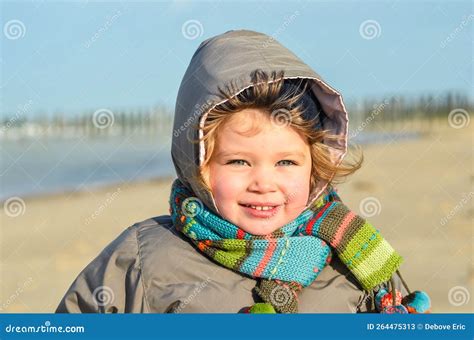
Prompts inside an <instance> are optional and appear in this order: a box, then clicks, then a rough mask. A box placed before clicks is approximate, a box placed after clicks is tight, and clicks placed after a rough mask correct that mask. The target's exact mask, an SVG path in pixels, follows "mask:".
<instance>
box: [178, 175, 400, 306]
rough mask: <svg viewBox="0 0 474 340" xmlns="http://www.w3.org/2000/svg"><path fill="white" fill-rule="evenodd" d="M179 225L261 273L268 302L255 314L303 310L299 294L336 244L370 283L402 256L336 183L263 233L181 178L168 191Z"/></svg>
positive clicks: (209, 251)
mask: <svg viewBox="0 0 474 340" xmlns="http://www.w3.org/2000/svg"><path fill="white" fill-rule="evenodd" d="M170 214H171V218H172V220H173V223H174V226H175V227H176V229H177V230H178V231H180V232H182V233H183V234H184V235H185V236H186V237H188V238H189V239H190V241H191V242H192V243H194V244H195V245H196V246H197V248H198V249H199V250H200V251H201V252H203V253H204V254H206V255H207V256H208V257H210V258H211V259H212V260H214V261H216V262H217V263H219V264H221V265H223V266H225V267H227V268H229V269H232V270H234V271H237V272H239V273H242V274H245V275H248V276H250V277H252V278H258V279H260V280H259V283H258V284H257V286H256V288H255V290H256V292H257V294H258V295H259V296H260V298H261V299H262V300H263V301H264V302H263V303H257V304H255V305H254V306H252V307H250V308H249V311H250V312H251V313H259V312H260V313H261V312H267V313H268V312H275V311H276V312H279V313H297V312H298V293H299V291H300V290H301V289H302V288H304V287H307V286H309V285H310V284H311V283H312V282H313V281H314V280H315V279H316V278H317V277H318V275H319V273H320V272H321V271H322V270H323V268H324V267H325V266H326V265H327V264H328V263H329V262H330V260H331V256H332V252H333V251H335V253H336V254H337V256H338V257H339V258H340V259H341V261H342V263H344V264H345V265H346V266H347V268H348V269H349V270H350V271H351V272H352V273H353V274H354V276H355V277H356V279H357V280H358V281H359V283H360V284H361V286H362V288H363V289H364V290H367V291H370V290H372V289H373V288H375V287H376V286H378V285H379V284H381V283H384V282H386V281H388V280H390V278H391V277H392V275H393V274H394V272H395V271H397V269H398V267H399V266H400V264H401V262H402V258H401V256H400V255H399V254H397V253H396V252H395V250H394V249H393V248H392V247H391V246H390V244H388V242H387V241H385V239H384V238H383V237H382V236H381V235H380V233H379V231H378V230H376V229H375V228H374V227H373V226H372V225H371V224H370V223H369V222H367V221H366V220H365V219H363V218H362V217H360V216H358V215H356V214H354V213H353V212H352V211H350V210H349V209H348V208H347V207H346V206H345V205H344V204H343V203H342V202H341V199H340V198H339V196H338V195H337V193H336V192H335V191H334V189H333V188H332V187H330V186H329V187H328V188H327V189H326V191H325V192H324V194H323V195H322V196H321V197H320V198H319V199H317V200H316V201H315V202H314V203H312V204H311V206H310V207H308V208H306V209H305V210H304V211H303V212H302V213H301V214H300V215H299V216H298V217H297V218H295V219H294V220H293V221H291V222H289V223H288V224H286V225H284V226H283V227H281V228H280V229H278V230H276V231H274V232H273V233H271V234H268V235H265V236H256V235H252V234H249V233H246V232H245V231H243V230H242V229H240V228H239V227H238V226H236V225H234V224H232V223H230V222H229V221H227V220H225V219H223V218H222V217H220V216H218V215H216V214H214V213H213V212H211V211H210V210H209V209H208V208H207V207H206V206H205V205H204V204H203V203H202V202H201V201H200V200H199V199H198V198H197V197H196V196H195V195H194V193H193V192H191V191H189V190H188V189H187V188H186V187H185V186H184V185H183V184H182V183H181V182H180V181H179V180H178V179H176V180H175V181H174V183H173V186H172V189H171V195H170Z"/></svg>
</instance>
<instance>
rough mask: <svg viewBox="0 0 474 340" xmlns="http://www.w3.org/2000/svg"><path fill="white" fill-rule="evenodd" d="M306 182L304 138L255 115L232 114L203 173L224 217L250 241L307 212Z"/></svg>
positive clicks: (308, 167)
mask: <svg viewBox="0 0 474 340" xmlns="http://www.w3.org/2000/svg"><path fill="white" fill-rule="evenodd" d="M252 128H257V130H256V131H253V130H251V129H252ZM245 133H246V134H245ZM310 176H311V154H310V147H309V145H308V144H307V143H306V141H305V140H304V138H303V137H301V136H300V135H299V134H298V133H297V132H296V131H295V130H294V129H293V128H291V127H288V126H281V125H280V126H279V125H277V124H276V123H274V122H273V121H272V120H271V119H270V115H269V114H268V113H265V112H262V111H260V110H257V109H245V110H243V111H240V112H238V113H235V114H234V115H233V116H232V117H231V118H230V119H229V120H228V121H227V122H226V123H225V124H224V125H223V126H221V128H220V129H219V133H218V137H217V141H216V145H215V147H214V152H213V154H212V157H211V160H210V162H209V165H208V168H207V169H206V171H205V172H204V177H205V178H206V180H207V183H209V185H210V187H211V190H212V193H213V196H214V199H215V203H216V205H217V208H218V209H219V212H220V213H221V215H222V217H223V218H225V219H226V220H228V221H230V222H232V223H233V224H235V225H237V226H239V227H240V228H241V229H243V230H244V231H246V232H248V233H250V234H253V235H267V234H269V233H271V232H273V231H275V230H277V229H278V228H280V227H282V226H283V225H285V224H287V223H288V222H290V221H292V220H293V219H295V218H296V217H297V216H298V215H299V214H300V213H301V212H302V211H303V210H304V209H305V207H306V204H307V202H308V197H309V190H310ZM250 204H253V205H259V206H262V205H264V206H272V208H271V209H270V210H267V211H265V210H257V209H255V207H253V208H252V207H248V205H250ZM259 208H260V207H259Z"/></svg>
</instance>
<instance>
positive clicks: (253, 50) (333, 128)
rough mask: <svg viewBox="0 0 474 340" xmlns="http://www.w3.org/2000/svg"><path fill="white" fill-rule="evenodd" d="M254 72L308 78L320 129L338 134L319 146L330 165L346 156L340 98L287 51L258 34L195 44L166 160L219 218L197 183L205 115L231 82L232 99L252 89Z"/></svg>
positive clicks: (239, 34)
mask: <svg viewBox="0 0 474 340" xmlns="http://www.w3.org/2000/svg"><path fill="white" fill-rule="evenodd" d="M257 69H260V70H263V71H265V72H268V73H271V72H272V71H276V72H279V71H283V72H284V79H308V80H309V81H310V89H311V91H313V93H314V95H315V96H316V98H317V99H318V101H319V103H320V104H321V108H322V110H323V113H324V115H325V117H324V119H323V120H322V121H321V125H322V128H323V129H327V130H329V131H330V133H332V134H336V135H341V136H342V137H343V138H342V139H341V140H340V141H324V143H325V144H326V145H328V146H329V147H330V152H331V158H332V161H333V162H334V164H336V165H339V164H340V162H341V161H342V159H343V157H344V155H345V154H346V152H347V132H348V114H347V111H346V108H345V106H344V103H343V100H342V97H341V95H340V94H339V93H338V92H337V91H336V90H334V89H333V88H332V87H330V86H329V85H328V84H327V83H326V82H325V81H324V80H322V79H321V77H320V76H319V75H318V74H317V73H316V72H315V71H314V70H313V69H311V68H310V67H309V66H308V65H306V64H305V63H304V62H303V61H302V60H300V59H299V58H298V57H297V56H296V55H294V54H293V53H292V52H291V51H290V50H288V49H287V48H286V47H284V46H283V45H281V44H280V43H278V42H277V41H276V40H275V39H274V38H273V37H270V36H268V35H265V34H263V33H258V32H253V31H248V30H238V31H228V32H226V33H223V34H221V35H218V36H215V37H212V38H210V39H207V40H205V41H203V42H202V43H201V45H199V47H198V49H197V50H196V52H195V53H194V55H193V57H192V58H191V62H190V64H189V66H188V68H187V70H186V72H185V74H184V77H183V80H182V81H181V85H180V88H179V91H178V97H177V100H176V107H175V115H174V123H173V137H172V147H171V157H172V159H173V163H174V167H175V169H176V174H177V176H178V178H179V180H180V181H181V182H182V183H183V184H184V185H185V186H187V187H188V189H190V190H192V191H193V192H194V193H195V194H196V196H197V197H198V198H199V199H200V200H201V201H202V202H203V203H204V204H205V205H206V206H207V207H208V208H209V209H210V210H211V211H213V212H214V213H216V214H219V215H220V213H219V211H218V209H217V206H216V204H215V201H214V198H213V195H212V193H211V192H208V190H206V189H205V188H204V187H203V186H202V185H201V184H200V183H199V181H198V180H197V177H198V176H199V167H200V165H201V164H202V162H203V161H204V159H205V154H204V153H205V148H204V143H203V142H200V143H196V142H193V141H196V140H198V139H199V138H200V137H202V127H203V126H204V123H205V120H206V116H207V113H208V112H209V111H211V110H212V109H213V108H214V107H215V106H217V105H219V104H221V103H222V102H223V99H222V97H221V96H220V95H219V88H225V85H228V84H229V83H230V82H233V83H234V84H235V85H236V86H235V90H236V92H235V94H234V95H237V94H239V93H240V92H242V91H243V90H245V89H246V88H249V87H251V86H252V80H251V73H252V72H253V71H255V70H257ZM327 185H328V182H326V181H320V182H318V183H317V185H316V186H315V188H314V190H313V191H312V192H311V193H310V197H309V200H308V204H307V207H308V206H309V205H311V203H312V202H313V201H314V200H316V199H317V198H319V196H320V195H321V194H322V192H323V191H324V190H325V189H326V187H327Z"/></svg>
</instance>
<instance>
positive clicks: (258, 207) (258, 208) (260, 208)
mask: <svg viewBox="0 0 474 340" xmlns="http://www.w3.org/2000/svg"><path fill="white" fill-rule="evenodd" d="M250 207H251V208H252V209H256V210H270V209H272V208H273V207H262V206H256V205H251V206H250Z"/></svg>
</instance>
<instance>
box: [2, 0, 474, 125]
mask: <svg viewBox="0 0 474 340" xmlns="http://www.w3.org/2000/svg"><path fill="white" fill-rule="evenodd" d="M1 6H2V8H1V13H2V14H1V22H2V28H3V30H2V32H1V33H2V34H1V60H0V64H1V67H2V73H1V96H2V97H1V112H2V115H6V116H10V115H13V114H15V112H17V111H18V107H19V106H20V107H23V106H24V105H25V104H27V103H29V105H28V110H27V112H26V113H25V114H27V115H34V114H38V113H40V112H43V113H55V112H65V113H66V114H68V115H77V114H80V113H83V112H84V111H86V110H88V111H94V110H97V109H99V108H110V109H133V108H146V107H151V106H154V105H165V106H167V107H169V108H170V109H173V108H174V102H175V100H176V94H177V91H178V87H179V84H180V81H181V78H182V76H183V74H184V72H185V70H186V67H187V65H188V63H189V60H190V58H191V56H192V54H193V53H194V51H195V50H196V48H197V47H198V46H199V44H200V43H201V41H203V40H205V39H207V38H209V37H211V36H214V35H217V34H220V33H223V32H225V31H228V30H231V29H242V28H245V29H251V30H255V31H260V32H264V33H267V34H269V35H273V36H274V37H275V38H276V39H277V40H279V41H280V42H281V43H282V44H284V45H285V46H287V47H288V48H289V49H291V50H292V51H293V52H294V53H296V54H297V55H298V56H299V57H300V58H301V59H303V60H304V61H305V62H306V63H308V64H309V65H310V66H312V67H313V68H314V69H315V70H316V72H318V73H319V74H320V75H322V76H323V78H324V79H326V81H328V82H329V84H331V85H332V86H333V87H335V88H336V89H338V90H339V91H341V92H342V94H343V96H344V98H345V99H346V100H348V101H352V100H357V99H360V98H364V97H367V96H384V95H390V94H407V95H417V94H421V93H440V92H443V91H445V90H457V91H461V92H463V93H466V94H468V95H469V96H470V97H471V98H473V92H472V88H473V84H472V78H473V77H472V64H473V40H472V39H473V38H472V37H473V25H474V15H473V3H472V2H471V1H444V2H434V1H423V2H422V1H418V2H415V1H387V2H382V1H377V2H375V1H359V2H354V1H334V2H307V1H294V2H286V1H285V2H283V1H280V2H249V1H232V2H230V1H227V2H226V1H206V2H198V1H193V2H177V1H174V2H156V1H150V2H143V1H141V2H131V1H122V2H93V1H86V0H82V1H76V2H57V1H56V2H52V1H32V2H31V1H30V2H18V1H16V2H8V1H2V4H1ZM189 20H193V22H191V24H189V25H190V26H189V32H188V33H186V34H183V25H184V24H185V23H186V22H188V21H189ZM368 20H370V21H368ZM193 23H194V25H195V26H194V27H197V30H195V31H193V30H192V27H193ZM364 23H365V24H364ZM15 25H16V27H15ZM364 27H366V28H367V31H364ZM371 27H372V28H373V29H372V30H371ZM15 29H16V30H15ZM374 32H375V33H374ZM193 34H195V36H193ZM186 35H187V37H186ZM190 35H191V36H190ZM189 38H192V39H189Z"/></svg>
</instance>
